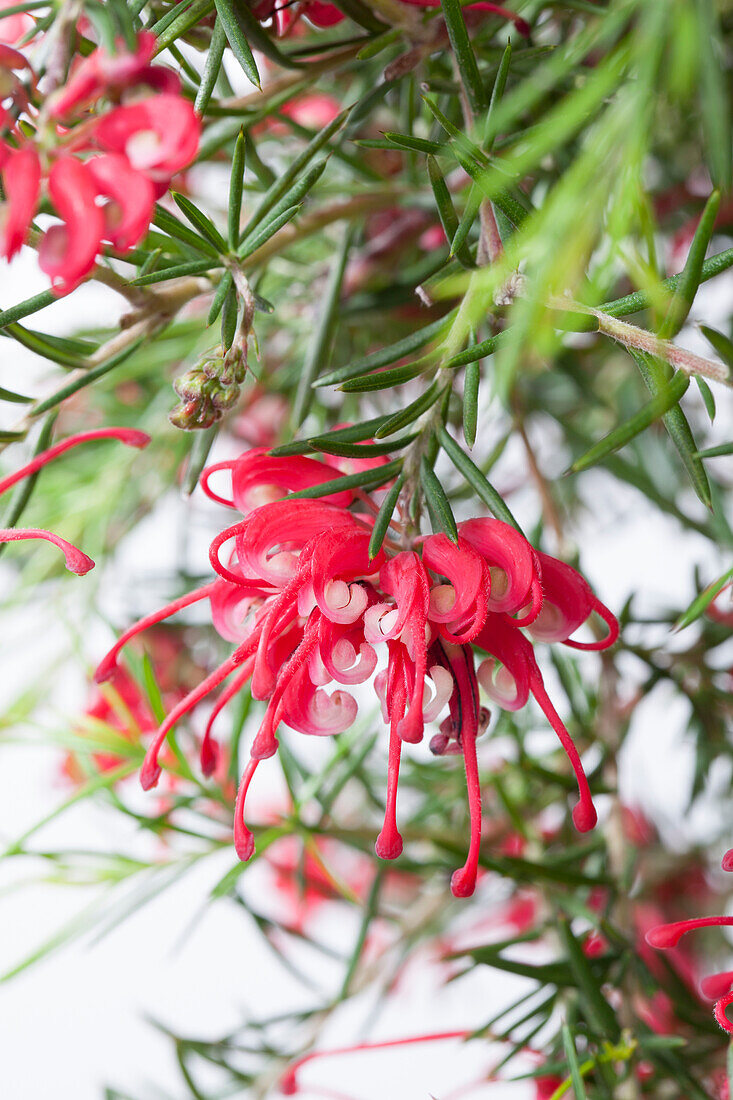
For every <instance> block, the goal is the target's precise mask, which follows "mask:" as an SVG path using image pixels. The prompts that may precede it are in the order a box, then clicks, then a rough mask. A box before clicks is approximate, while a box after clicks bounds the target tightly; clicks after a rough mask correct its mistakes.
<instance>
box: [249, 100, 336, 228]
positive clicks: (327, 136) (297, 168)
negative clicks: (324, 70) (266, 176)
mask: <svg viewBox="0 0 733 1100" xmlns="http://www.w3.org/2000/svg"><path fill="white" fill-rule="evenodd" d="M349 110H350V108H347V110H345V111H342V112H341V114H340V115H337V116H336V118H335V119H333V121H332V122H329V124H328V126H324V128H323V129H322V130H321V131H320V133H318V134H316V136H315V137H314V138H313V139H312V140H311V141H310V142H309V143H308V145H307V146H306V147H305V149H304V150H303V152H302V153H300V155H299V156H297V157H296V158H295V160H294V161H293V162H292V163H291V164H290V165H289V166H288V167H287V168H286V169H285V171H284V172H283V173H282V175H280V176H278V177H277V179H276V180H275V181H274V183H273V184H272V186H271V187H270V188H269V190H268V191H266V192H265V194H264V195H263V196H262V199H261V200H260V203H259V205H258V206H257V208H256V210H255V211H254V213H253V214H252V217H251V218H250V219H249V221H248V222H247V224H246V225H245V227H244V229H243V231H242V238H243V239H244V238H246V236H247V234H248V233H249V232H250V230H251V229H252V228H254V226H255V225H258V224H259V223H260V222H261V221H262V220H263V218H264V217H265V215H267V214H268V213H269V212H270V211H271V210H272V208H273V207H274V206H275V204H276V203H277V202H279V201H280V199H282V198H283V196H284V195H285V194H286V193H287V192H288V191H289V190H290V188H291V186H292V185H293V183H295V182H296V181H297V180H298V179H300V178H301V176H302V174H303V171H304V170H305V168H306V167H307V166H308V165H309V164H310V162H311V161H312V160H313V157H314V156H315V155H316V153H318V152H319V151H320V150H321V149H322V148H323V147H324V145H326V144H327V143H328V142H329V141H330V140H331V138H332V137H333V136H334V134H336V133H338V131H339V130H340V129H342V127H343V125H344V123H345V121H346V119H347V118H348V116H349Z"/></svg>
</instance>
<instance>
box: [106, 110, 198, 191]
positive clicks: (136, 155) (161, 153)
mask: <svg viewBox="0 0 733 1100" xmlns="http://www.w3.org/2000/svg"><path fill="white" fill-rule="evenodd" d="M200 136H201V121H200V119H199V117H198V115H197V114H196V112H195V111H194V109H193V106H192V104H190V103H189V102H188V100H187V99H184V98H183V97H182V96H179V95H172V94H171V93H163V94H162V95H155V96H150V97H148V98H147V99H142V100H138V101H137V102H136V103H130V104H125V105H123V106H122V107H115V108H114V109H113V110H112V111H108V112H107V114H105V115H102V117H101V118H100V119H99V122H98V123H97V125H96V127H95V130H94V137H95V140H96V142H97V144H98V145H99V146H100V148H102V149H106V150H107V151H108V152H110V153H124V155H125V156H126V157H127V159H128V161H129V162H130V165H131V166H132V168H134V169H136V170H137V171H139V172H142V173H143V174H144V175H146V176H147V177H148V179H150V180H152V181H153V182H154V183H156V184H157V185H158V187H159V188H161V186H162V191H165V189H166V188H167V186H168V184H169V182H170V180H171V177H172V176H174V175H175V174H176V172H180V170H181V169H182V168H185V167H186V165H187V164H190V163H191V161H192V160H193V158H194V157H195V156H196V152H197V150H198V146H199V138H200ZM161 193H162V192H161Z"/></svg>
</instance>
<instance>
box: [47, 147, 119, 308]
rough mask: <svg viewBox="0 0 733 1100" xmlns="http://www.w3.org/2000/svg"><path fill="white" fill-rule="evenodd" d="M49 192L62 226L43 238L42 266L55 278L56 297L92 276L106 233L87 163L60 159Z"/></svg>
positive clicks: (66, 158)
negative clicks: (86, 277)
mask: <svg viewBox="0 0 733 1100" xmlns="http://www.w3.org/2000/svg"><path fill="white" fill-rule="evenodd" d="M48 193H49V195H50V197H51V201H52V202H53V204H54V207H55V208H56V211H57V213H58V214H59V216H60V217H61V218H62V220H63V224H62V225H52V226H51V228H50V229H47V230H46V232H45V233H44V235H43V240H42V241H41V246H40V248H39V250H38V264H39V267H40V268H41V271H45V272H46V274H47V275H48V276H49V278H50V279H51V289H52V290H53V291H54V293H56V294H68V293H69V292H70V291H72V290H74V289H75V287H77V286H78V285H79V283H80V282H81V281H82V280H83V279H84V277H85V276H86V275H88V274H89V272H90V271H91V269H92V268H93V267H94V261H95V260H96V258H97V252H98V251H99V244H100V241H101V240H102V235H103V233H104V217H103V215H102V211H101V210H100V208H99V207H98V206H97V205H96V203H95V199H96V197H97V189H96V186H95V183H94V179H93V177H92V174H91V172H90V171H89V168H88V167H87V165H86V164H84V163H83V162H82V161H80V160H76V159H75V158H74V157H59V159H58V160H57V161H56V162H55V163H54V165H53V166H52V168H51V172H50V173H49V177H48Z"/></svg>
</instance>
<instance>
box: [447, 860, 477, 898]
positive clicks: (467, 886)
mask: <svg viewBox="0 0 733 1100" xmlns="http://www.w3.org/2000/svg"><path fill="white" fill-rule="evenodd" d="M475 889H476V872H475V871H474V870H473V868H470V869H469V868H466V867H461V868H460V870H458V871H454V872H453V874H452V875H451V880H450V890H451V894H452V895H453V897H454V898H470V897H471V896H472V894H473V892H474V890H475Z"/></svg>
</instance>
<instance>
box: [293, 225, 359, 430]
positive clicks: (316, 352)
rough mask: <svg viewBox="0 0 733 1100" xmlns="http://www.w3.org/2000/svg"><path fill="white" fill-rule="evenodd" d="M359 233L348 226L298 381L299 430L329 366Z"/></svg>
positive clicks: (295, 409)
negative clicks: (317, 380) (320, 376)
mask: <svg viewBox="0 0 733 1100" xmlns="http://www.w3.org/2000/svg"><path fill="white" fill-rule="evenodd" d="M355 232H356V230H355V227H354V226H353V225H348V226H347V227H346V230H345V232H344V235H343V239H342V241H341V247H340V249H339V251H338V253H337V254H336V257H335V259H334V263H333V267H332V269H331V274H330V277H329V280H328V286H327V287H326V293H325V296H324V299H323V308H322V310H321V313H320V316H319V318H318V324H317V326H316V329H315V332H314V333H313V339H312V340H311V342H310V344H309V346H308V349H307V351H306V356H305V362H304V363H303V368H302V370H301V372H300V378H299V379H298V389H297V391H296V394H295V401H294V404H293V414H292V422H293V425H294V426H295V427H296V428H297V427H300V425H301V424H302V423H303V421H304V420H305V418H306V416H307V415H308V410H309V409H310V405H311V402H312V400H313V397H314V393H313V382H314V381H315V378H316V376H317V374H318V372H319V370H321V369H322V368H323V367H324V366H327V365H328V360H329V358H330V355H331V347H332V344H333V336H334V331H335V328H336V319H337V314H338V308H339V300H340V298H341V285H342V283H343V281H344V271H345V270H346V262H347V260H348V258H349V252H350V251H351V246H352V244H353V241H354V234H355Z"/></svg>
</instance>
